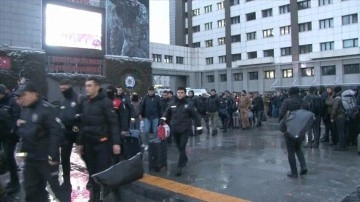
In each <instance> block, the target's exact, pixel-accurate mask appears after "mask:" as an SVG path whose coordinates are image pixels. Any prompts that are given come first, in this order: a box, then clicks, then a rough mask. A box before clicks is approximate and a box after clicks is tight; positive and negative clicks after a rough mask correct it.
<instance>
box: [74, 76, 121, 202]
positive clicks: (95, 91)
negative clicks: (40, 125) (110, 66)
mask: <svg viewBox="0 0 360 202" xmlns="http://www.w3.org/2000/svg"><path fill="white" fill-rule="evenodd" d="M85 91H86V95H87V100H86V101H85V102H84V103H83V109H82V116H81V128H80V134H79V136H78V151H79V153H80V155H83V154H84V155H85V158H86V164H87V165H86V166H87V169H88V171H89V175H90V176H91V175H92V174H95V173H98V172H100V171H103V170H105V169H107V168H109V167H110V166H111V153H114V154H115V155H117V154H120V133H119V122H118V119H117V117H116V114H115V111H114V109H113V104H112V102H111V100H110V99H108V98H107V96H106V93H105V91H104V90H103V89H102V88H101V87H100V81H99V80H98V79H97V78H96V77H89V78H87V79H86V82H85ZM89 182H90V184H91V187H92V190H91V191H90V201H97V200H99V199H100V186H99V185H98V184H96V183H95V181H94V180H93V179H92V178H90V179H89Z"/></svg>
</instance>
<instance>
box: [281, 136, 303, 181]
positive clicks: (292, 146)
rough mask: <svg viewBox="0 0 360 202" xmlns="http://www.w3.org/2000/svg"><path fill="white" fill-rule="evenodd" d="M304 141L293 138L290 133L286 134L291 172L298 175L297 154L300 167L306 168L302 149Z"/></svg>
mask: <svg viewBox="0 0 360 202" xmlns="http://www.w3.org/2000/svg"><path fill="white" fill-rule="evenodd" d="M302 142H303V140H302V141H295V140H293V139H292V138H290V137H289V135H285V143H286V149H287V153H288V161H289V165H290V169H291V173H292V174H296V175H297V174H298V172H297V166H296V158H295V155H296V156H297V158H298V160H299V163H300V168H301V169H305V168H306V162H305V157H304V153H303V151H302V149H301V143H302Z"/></svg>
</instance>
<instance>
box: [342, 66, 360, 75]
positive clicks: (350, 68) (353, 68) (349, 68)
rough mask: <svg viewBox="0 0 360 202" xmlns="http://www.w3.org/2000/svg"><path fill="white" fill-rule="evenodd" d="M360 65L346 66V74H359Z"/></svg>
mask: <svg viewBox="0 0 360 202" xmlns="http://www.w3.org/2000/svg"><path fill="white" fill-rule="evenodd" d="M359 73H360V64H348V65H344V74H359Z"/></svg>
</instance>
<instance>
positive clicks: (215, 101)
mask: <svg viewBox="0 0 360 202" xmlns="http://www.w3.org/2000/svg"><path fill="white" fill-rule="evenodd" d="M219 107H220V99H219V97H218V96H217V94H216V90H215V89H211V91H210V97H209V98H208V99H207V102H206V114H207V115H208V116H209V121H210V126H211V129H212V135H216V134H217V128H218V127H219V126H220V120H219V115H218V111H219Z"/></svg>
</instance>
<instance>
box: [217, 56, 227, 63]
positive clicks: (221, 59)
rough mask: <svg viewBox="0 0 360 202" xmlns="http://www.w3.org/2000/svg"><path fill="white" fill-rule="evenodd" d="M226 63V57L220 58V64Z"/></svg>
mask: <svg viewBox="0 0 360 202" xmlns="http://www.w3.org/2000/svg"><path fill="white" fill-rule="evenodd" d="M225 62H226V56H225V55H222V56H219V63H225Z"/></svg>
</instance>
